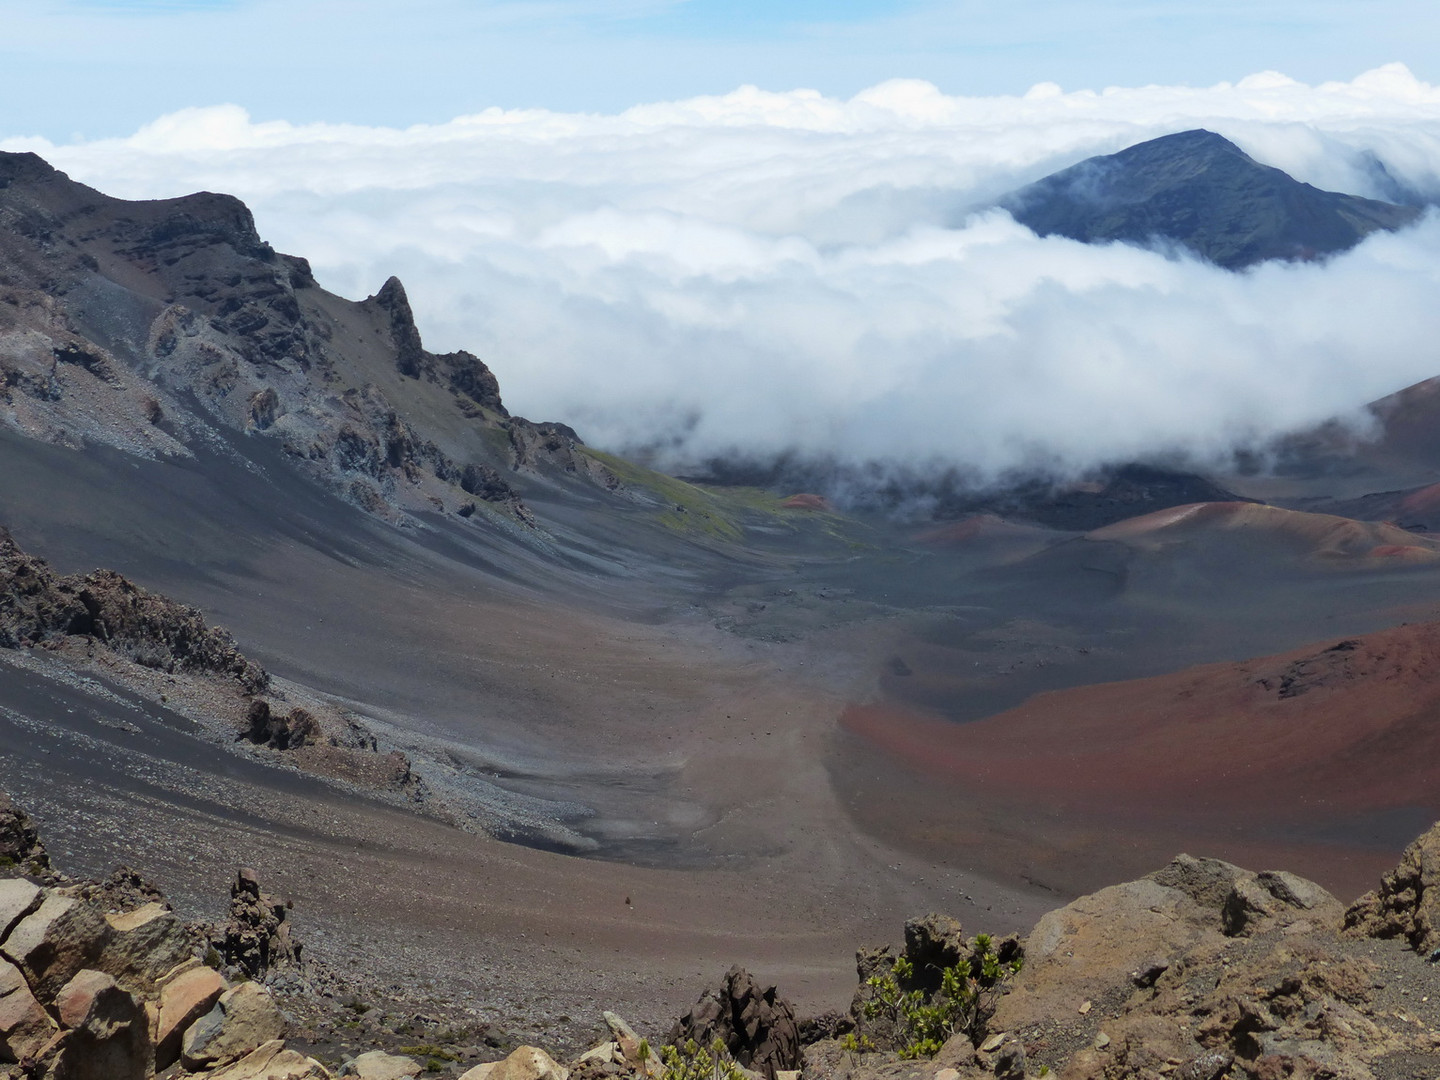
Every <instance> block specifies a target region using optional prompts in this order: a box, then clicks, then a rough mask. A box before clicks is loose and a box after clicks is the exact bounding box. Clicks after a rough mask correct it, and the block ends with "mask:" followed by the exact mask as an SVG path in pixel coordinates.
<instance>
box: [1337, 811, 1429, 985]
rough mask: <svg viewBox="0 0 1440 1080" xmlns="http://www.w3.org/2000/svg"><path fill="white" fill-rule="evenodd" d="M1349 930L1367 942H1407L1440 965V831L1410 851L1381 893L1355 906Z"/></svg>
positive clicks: (1349, 913)
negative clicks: (1382, 939) (1398, 940)
mask: <svg viewBox="0 0 1440 1080" xmlns="http://www.w3.org/2000/svg"><path fill="white" fill-rule="evenodd" d="M1345 927H1346V929H1347V930H1349V931H1350V932H1352V933H1355V934H1360V935H1364V936H1366V937H1378V938H1403V939H1404V940H1405V941H1406V942H1408V943H1409V945H1410V947H1411V948H1412V949H1415V950H1416V951H1417V952H1424V953H1426V954H1428V956H1429V959H1430V960H1432V961H1434V960H1440V955H1437V953H1440V828H1435V829H1431V830H1430V831H1429V832H1427V833H1426V834H1425V835H1424V836H1422V837H1420V839H1418V840H1416V841H1415V843H1413V844H1411V845H1410V846H1409V847H1408V848H1406V849H1405V854H1404V855H1402V856H1401V858H1400V865H1399V866H1397V867H1396V868H1395V869H1394V870H1392V871H1391V872H1390V873H1388V874H1386V875H1385V878H1384V880H1383V881H1382V882H1381V884H1380V888H1379V889H1378V890H1377V891H1375V892H1371V893H1366V894H1365V895H1364V896H1362V897H1361V898H1360V899H1359V900H1357V901H1355V903H1354V904H1353V905H1351V907H1350V910H1349V911H1347V912H1346V913H1345Z"/></svg>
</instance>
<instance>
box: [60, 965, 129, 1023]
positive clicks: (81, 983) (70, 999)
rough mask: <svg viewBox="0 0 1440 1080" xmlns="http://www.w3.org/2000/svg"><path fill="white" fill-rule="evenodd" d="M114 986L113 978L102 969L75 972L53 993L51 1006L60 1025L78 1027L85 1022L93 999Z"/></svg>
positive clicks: (93, 1002) (93, 1001)
mask: <svg viewBox="0 0 1440 1080" xmlns="http://www.w3.org/2000/svg"><path fill="white" fill-rule="evenodd" d="M115 986H116V982H115V980H114V979H113V978H111V977H110V976H109V975H106V974H105V973H104V972H103V971H90V970H85V971H82V972H80V973H79V974H77V975H76V976H75V977H74V978H73V979H71V980H70V981H69V982H68V983H66V984H65V985H64V986H63V987H61V988H60V993H58V994H56V995H55V1001H54V1003H53V1008H54V1010H55V1016H56V1017H57V1018H58V1019H59V1021H60V1026H61V1027H63V1028H78V1027H79V1026H80V1025H81V1024H83V1023H85V1018H86V1017H87V1016H89V1015H90V1009H91V1006H93V1005H94V1004H95V999H96V998H97V997H99V996H100V994H102V993H104V992H105V991H107V990H113V989H114V988H115Z"/></svg>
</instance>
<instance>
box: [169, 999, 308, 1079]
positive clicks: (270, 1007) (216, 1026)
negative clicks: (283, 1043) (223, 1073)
mask: <svg viewBox="0 0 1440 1080" xmlns="http://www.w3.org/2000/svg"><path fill="white" fill-rule="evenodd" d="M284 1035H285V1018H284V1017H282V1016H281V1015H280V1009H279V1007H278V1006H277V1005H276V1004H275V999H274V998H272V997H271V996H270V992H269V991H268V990H266V989H265V988H264V987H262V986H260V985H259V984H258V983H253V982H242V983H241V984H240V985H239V986H236V987H234V988H232V989H230V990H226V991H225V992H224V993H223V994H221V995H220V998H219V1000H217V1001H216V1002H215V1007H214V1008H213V1009H211V1010H210V1011H209V1012H207V1013H206V1014H205V1015H204V1016H202V1017H200V1018H199V1019H198V1020H196V1021H195V1022H194V1023H193V1024H191V1025H190V1026H189V1027H188V1028H186V1029H185V1035H184V1037H183V1038H182V1040H181V1043H180V1060H181V1062H183V1063H184V1065H185V1067H186V1068H188V1069H194V1070H201V1069H209V1068H212V1067H214V1066H216V1065H227V1064H229V1063H230V1062H232V1061H238V1060H240V1059H241V1058H242V1057H244V1056H245V1055H246V1054H248V1053H250V1052H251V1051H252V1050H254V1049H256V1048H257V1047H259V1046H262V1045H263V1044H265V1043H268V1042H271V1041H273V1040H275V1039H280V1038H283V1037H284Z"/></svg>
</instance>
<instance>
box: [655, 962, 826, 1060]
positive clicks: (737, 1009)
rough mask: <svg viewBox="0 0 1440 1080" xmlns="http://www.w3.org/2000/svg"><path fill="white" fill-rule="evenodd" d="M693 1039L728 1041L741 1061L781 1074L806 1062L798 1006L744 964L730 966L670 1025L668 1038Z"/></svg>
mask: <svg viewBox="0 0 1440 1080" xmlns="http://www.w3.org/2000/svg"><path fill="white" fill-rule="evenodd" d="M691 1039H693V1040H694V1041H695V1042H696V1043H698V1044H699V1045H700V1046H702V1047H707V1048H708V1047H709V1046H710V1045H711V1044H712V1043H714V1041H715V1040H716V1039H720V1040H721V1041H722V1042H724V1044H725V1048H726V1049H727V1050H728V1051H729V1052H730V1056H731V1057H733V1058H734V1059H735V1060H736V1061H737V1062H738V1063H739V1064H740V1065H742V1066H743V1067H745V1068H747V1069H753V1070H754V1071H755V1072H757V1073H760V1074H762V1075H764V1076H767V1077H769V1080H775V1074H776V1072H778V1071H781V1070H790V1069H798V1068H800V1066H801V1055H800V1028H799V1025H798V1024H797V1023H796V1021H795V1010H794V1009H793V1008H792V1007H791V1005H790V1003H789V1002H788V1001H786V1000H785V999H784V998H782V997H780V996H779V994H778V993H777V992H776V989H775V987H774V986H763V987H762V986H761V985H760V984H759V983H757V982H756V981H755V980H754V978H753V977H752V976H751V975H750V973H749V972H748V971H746V970H745V969H744V968H740V967H733V968H731V969H730V970H729V971H728V972H726V974H725V977H724V979H723V980H721V983H720V985H719V986H718V987H716V988H712V989H707V990H706V991H705V992H704V993H703V994H701V995H700V1000H699V1001H697V1002H696V1003H695V1005H694V1007H693V1008H691V1010H690V1011H689V1012H688V1013H686V1014H685V1015H684V1016H682V1017H681V1018H680V1019H679V1020H677V1021H675V1024H674V1026H673V1027H671V1029H670V1034H669V1035H667V1036H666V1038H665V1042H666V1043H667V1044H668V1045H671V1046H684V1045H685V1044H686V1043H687V1042H688V1041H690V1040H691Z"/></svg>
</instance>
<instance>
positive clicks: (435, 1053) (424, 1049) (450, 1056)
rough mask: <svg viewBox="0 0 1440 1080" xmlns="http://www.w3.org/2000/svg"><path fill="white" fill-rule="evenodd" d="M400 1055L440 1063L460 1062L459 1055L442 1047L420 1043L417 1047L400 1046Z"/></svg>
mask: <svg viewBox="0 0 1440 1080" xmlns="http://www.w3.org/2000/svg"><path fill="white" fill-rule="evenodd" d="M400 1053H402V1054H409V1055H410V1056H411V1057H423V1058H430V1059H431V1060H436V1059H438V1060H439V1061H441V1062H446V1061H459V1060H460V1055H459V1054H455V1053H451V1052H450V1051H449V1050H446V1049H445V1048H444V1047H443V1046H432V1045H430V1044H429V1043H421V1044H419V1045H417V1046H402V1047H400Z"/></svg>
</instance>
